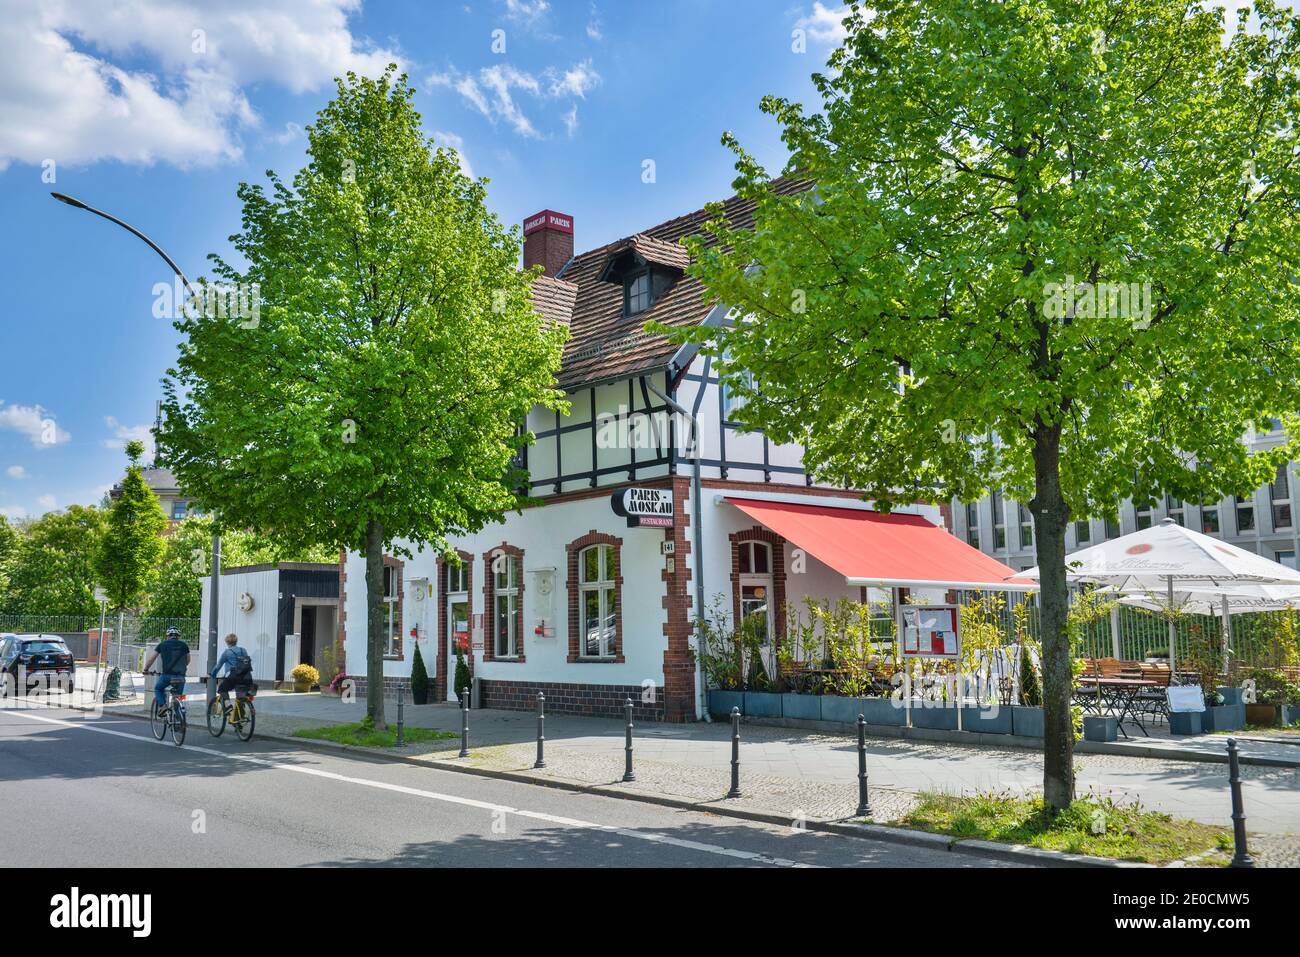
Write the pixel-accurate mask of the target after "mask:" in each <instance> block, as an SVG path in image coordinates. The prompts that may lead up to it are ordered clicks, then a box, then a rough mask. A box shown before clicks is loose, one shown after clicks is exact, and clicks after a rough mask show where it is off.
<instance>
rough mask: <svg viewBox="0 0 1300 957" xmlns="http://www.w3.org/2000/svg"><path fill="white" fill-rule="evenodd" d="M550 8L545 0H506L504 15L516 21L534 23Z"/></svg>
mask: <svg viewBox="0 0 1300 957" xmlns="http://www.w3.org/2000/svg"><path fill="white" fill-rule="evenodd" d="M550 9H551V5H550V4H549V3H548V2H547V0H506V17H507V18H509V19H511V20H513V21H515V22H516V23H526V24H534V23H536V22H537V21H538V20H540V19H541V18H542V17H544V16H546V13H547V11H548V10H550Z"/></svg>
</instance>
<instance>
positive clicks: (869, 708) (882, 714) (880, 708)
mask: <svg viewBox="0 0 1300 957" xmlns="http://www.w3.org/2000/svg"><path fill="white" fill-rule="evenodd" d="M857 701H858V706H859V711H860V712H861V714H862V716H863V717H865V718H866V719H867V724H884V725H890V726H891V727H895V728H901V727H902V726H903V725H905V724H906V723H907V712H906V711H904V710H903V702H901V701H895V700H894V699H893V698H859V699H857ZM853 720H854V721H856V720H858V719H857V715H854V716H853Z"/></svg>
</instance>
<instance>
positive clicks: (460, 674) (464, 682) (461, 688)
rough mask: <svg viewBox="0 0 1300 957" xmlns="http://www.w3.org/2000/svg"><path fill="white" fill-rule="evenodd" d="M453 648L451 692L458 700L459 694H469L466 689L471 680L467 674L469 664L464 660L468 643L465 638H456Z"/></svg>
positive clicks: (467, 652)
mask: <svg viewBox="0 0 1300 957" xmlns="http://www.w3.org/2000/svg"><path fill="white" fill-rule="evenodd" d="M453 648H454V649H455V651H456V675H455V682H454V684H453V686H452V689H451V691H452V693H453V694H455V695H456V697H457V698H459V697H460V695H461V692H465V693H466V694H468V693H469V692H468V689H469V686H470V683H471V681H472V680H473V679H471V677H470V673H469V662H468V661H466V660H465V656H466V655H467V654H469V641H468V640H467V639H465V638H458V639H456V643H455V645H454V646H453Z"/></svg>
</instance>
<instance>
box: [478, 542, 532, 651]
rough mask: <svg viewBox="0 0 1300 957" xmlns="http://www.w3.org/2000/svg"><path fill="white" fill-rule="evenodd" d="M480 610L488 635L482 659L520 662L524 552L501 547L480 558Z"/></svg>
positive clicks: (522, 627) (522, 641)
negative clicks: (481, 610) (483, 610)
mask: <svg viewBox="0 0 1300 957" xmlns="http://www.w3.org/2000/svg"><path fill="white" fill-rule="evenodd" d="M483 562H484V566H483V607H484V609H485V610H486V615H487V624H488V628H487V630H488V636H487V640H486V641H485V642H484V643H483V645H484V647H483V657H484V659H485V660H492V661H519V662H522V661H523V660H524V552H523V549H520V548H515V547H514V546H513V545H507V544H504V543H503V544H501V545H498V546H497V547H496V548H493V549H491V550H490V551H488V552H487V553H486V554H484V556H483Z"/></svg>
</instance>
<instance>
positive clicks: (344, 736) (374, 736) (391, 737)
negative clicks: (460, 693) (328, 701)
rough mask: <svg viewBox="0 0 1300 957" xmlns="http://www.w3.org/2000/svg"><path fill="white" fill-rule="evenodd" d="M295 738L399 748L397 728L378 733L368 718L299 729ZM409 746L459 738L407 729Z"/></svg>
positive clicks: (294, 733)
mask: <svg viewBox="0 0 1300 957" xmlns="http://www.w3.org/2000/svg"><path fill="white" fill-rule="evenodd" d="M293 736H294V737H295V738H315V739H317V740H320V741H333V742H335V743H336V744H350V745H353V746H355V747H360V748H395V747H397V728H396V727H395V726H393V725H391V724H390V725H389V726H388V730H386V731H376V730H375V726H374V724H373V723H372V722H371V721H370V719H369V718H367V719H366V720H364V721H354V722H353V723H351V724H331V725H328V726H326V727H323V728H299V729H298V730H297V731H294V732H293ZM403 737H404V739H405V742H406V743H407V744H419V743H421V742H423V741H447V740H449V739H451V738H458V737H460V735H458V734H456V733H455V732H454V731H434V730H432V729H430V728H407V729H406V730H405V731H404V732H403Z"/></svg>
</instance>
